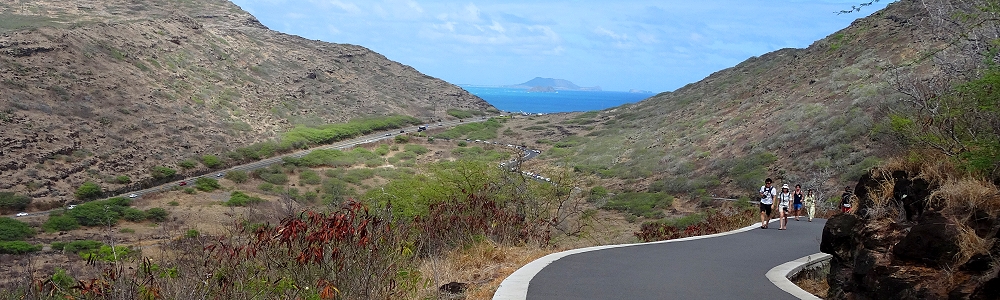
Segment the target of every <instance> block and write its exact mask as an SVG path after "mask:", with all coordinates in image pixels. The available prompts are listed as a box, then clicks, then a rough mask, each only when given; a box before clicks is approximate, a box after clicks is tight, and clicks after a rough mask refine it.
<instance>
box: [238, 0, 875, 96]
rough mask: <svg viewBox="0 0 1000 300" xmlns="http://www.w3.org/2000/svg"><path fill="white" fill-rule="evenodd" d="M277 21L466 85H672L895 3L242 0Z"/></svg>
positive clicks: (804, 40) (794, 44) (798, 43)
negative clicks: (546, 80) (540, 80)
mask: <svg viewBox="0 0 1000 300" xmlns="http://www.w3.org/2000/svg"><path fill="white" fill-rule="evenodd" d="M233 2H235V3H236V4H237V5H239V6H240V7H242V8H243V9H244V10H246V11H248V12H250V13H252V14H253V15H254V16H256V17H257V18H258V19H259V20H260V21H261V22H262V23H264V25H266V26H268V27H269V28H271V29H274V30H277V31H281V32H284V33H288V34H294V35H299V36H302V37H305V38H309V39H316V40H323V41H327V42H333V43H348V44H355V45H361V46H364V47H367V48H369V49H372V50H374V51H376V52H378V53H381V54H382V55H385V56H386V57H388V58H389V59H391V60H395V61H398V62H400V63H403V64H406V65H410V66H412V67H414V68H416V69H417V70H419V71H420V72H423V73H425V74H427V75H430V76H434V77H437V78H441V79H444V80H446V81H448V82H451V83H454V84H483V85H507V84H517V83H521V82H525V81H528V80H530V79H532V78H534V77H550V78H560V79H566V80H569V81H572V82H573V83H576V84H577V85H580V86H601V87H602V88H603V89H604V90H613V91H627V90H629V89H641V90H648V91H653V92H663V91H672V90H675V89H677V88H679V87H681V86H684V85H685V84H688V83H692V82H695V81H698V80H701V79H702V78H704V77H706V76H708V75H709V74H711V73H713V72H715V71H718V70H721V69H724V68H728V67H732V66H734V65H736V64H738V63H739V62H741V61H743V60H746V59H747V58H750V57H753V56H760V55H762V54H764V53H767V52H771V51H774V50H778V49H781V48H789V47H791V48H805V47H807V46H809V45H810V44H812V42H814V41H816V40H818V39H821V38H823V37H826V36H828V35H830V34H832V33H834V32H836V31H837V30H840V29H842V28H844V27H847V26H848V25H850V23H851V22H852V21H854V20H855V19H857V18H861V17H864V16H867V15H869V14H871V13H873V12H875V11H877V10H878V9H881V8H883V7H884V6H885V5H886V4H887V3H889V2H891V1H880V2H879V3H876V4H875V5H873V6H871V7H866V8H865V9H863V10H862V11H861V12H860V13H853V14H842V15H837V14H836V13H834V12H836V11H840V10H844V9H849V8H850V7H851V6H852V5H857V4H859V3H861V2H865V1H863V0H811V1H810V0H731V1H724V0H695V1H690V0H688V1H675V0H660V1H646V0H617V1H547V0H530V1H529V0H508V1H446V0H233Z"/></svg>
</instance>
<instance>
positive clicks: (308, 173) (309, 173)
mask: <svg viewBox="0 0 1000 300" xmlns="http://www.w3.org/2000/svg"><path fill="white" fill-rule="evenodd" d="M322 181H323V179H321V178H320V177H319V173H316V171H313V170H308V169H307V170H303V171H302V172H300V173H299V183H301V184H306V185H317V184H320V183H321V182H322Z"/></svg>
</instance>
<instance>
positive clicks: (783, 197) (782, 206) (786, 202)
mask: <svg viewBox="0 0 1000 300" xmlns="http://www.w3.org/2000/svg"><path fill="white" fill-rule="evenodd" d="M791 202H792V193H791V192H789V191H788V184H787V183H786V184H783V185H782V186H781V193H778V203H779V204H778V215H779V217H778V225H780V226H779V227H778V230H785V229H788V206H790V205H791Z"/></svg>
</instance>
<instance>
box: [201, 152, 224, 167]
mask: <svg viewBox="0 0 1000 300" xmlns="http://www.w3.org/2000/svg"><path fill="white" fill-rule="evenodd" d="M201 164H203V165H205V166H206V167H209V168H215V167H218V166H221V165H222V159H221V158H219V157H218V156H215V155H202V156H201Z"/></svg>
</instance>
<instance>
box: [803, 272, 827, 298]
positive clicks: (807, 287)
mask: <svg viewBox="0 0 1000 300" xmlns="http://www.w3.org/2000/svg"><path fill="white" fill-rule="evenodd" d="M795 284H796V285H798V286H799V287H800V288H802V290H804V291H806V292H809V293H810V294H813V295H816V297H820V298H823V297H825V296H826V293H827V291H828V290H830V284H829V283H827V282H826V278H822V277H819V278H817V277H811V276H810V277H809V278H805V279H801V280H799V281H796V282H795Z"/></svg>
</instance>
